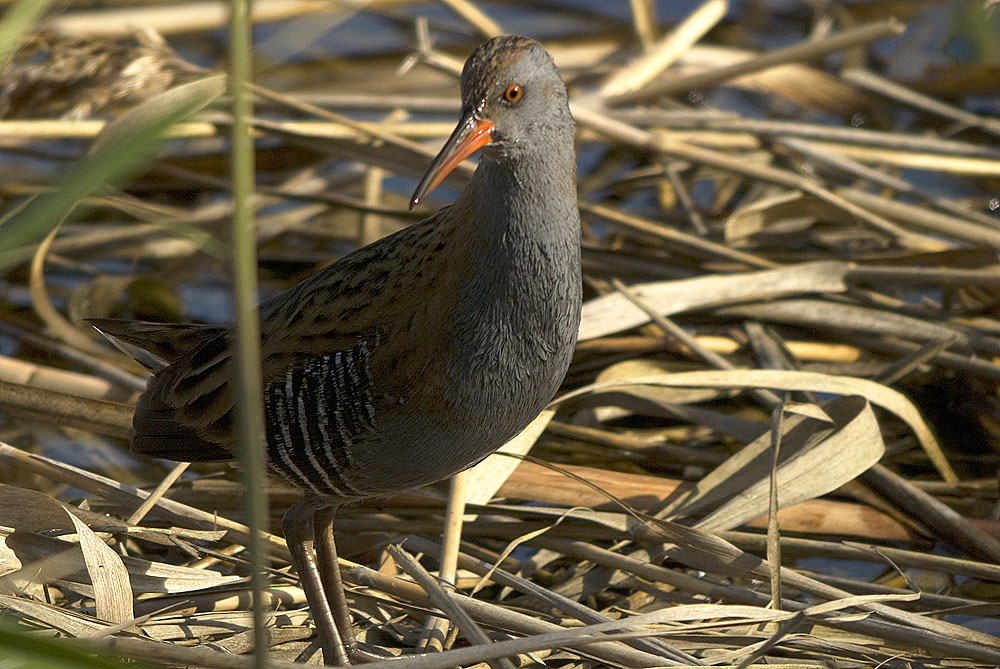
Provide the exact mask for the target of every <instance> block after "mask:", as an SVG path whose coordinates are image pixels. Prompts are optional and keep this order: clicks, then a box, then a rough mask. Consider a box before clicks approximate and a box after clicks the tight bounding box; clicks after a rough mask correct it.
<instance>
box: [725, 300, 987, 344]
mask: <svg viewBox="0 0 1000 669" xmlns="http://www.w3.org/2000/svg"><path fill="white" fill-rule="evenodd" d="M754 302H755V303H754V304H740V305H737V306H733V307H723V308H721V309H716V310H715V313H717V314H719V315H723V316H740V317H743V318H752V319H755V320H762V321H775V322H779V323H789V324H792V325H804V326H807V327H817V328H821V329H824V330H825V329H830V328H836V329H838V330H845V329H846V330H851V331H852V332H870V333H872V334H879V335H884V336H892V337H899V338H901V339H907V340H914V339H915V340H918V341H934V340H938V339H947V338H949V337H958V339H957V343H958V344H961V345H963V346H968V345H969V337H968V336H967V335H966V334H965V332H963V331H962V330H960V329H959V328H956V327H952V326H948V325H942V324H939V323H931V322H928V321H926V320H923V319H920V318H913V317H912V316H904V315H902V314H897V313H894V312H892V311H887V310H884V309H872V308H871V307H862V306H858V305H855V304H839V303H837V302H829V301H826V300H809V299H790V300H772V301H769V302H766V303H764V302H761V303H759V304H758V303H756V300H755V301H754Z"/></svg>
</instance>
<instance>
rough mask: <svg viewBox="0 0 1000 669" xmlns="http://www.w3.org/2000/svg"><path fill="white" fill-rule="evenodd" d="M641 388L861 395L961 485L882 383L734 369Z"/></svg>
mask: <svg viewBox="0 0 1000 669" xmlns="http://www.w3.org/2000/svg"><path fill="white" fill-rule="evenodd" d="M632 383H634V384H639V385H665V386H671V387H673V386H705V387H708V388H770V389H772V390H797V391H809V392H819V393H830V394H832V395H861V396H862V397H865V398H867V399H868V401H869V402H871V403H872V404H877V405H878V406H880V407H882V408H883V409H887V410H888V411H890V412H892V413H894V414H896V416H898V417H899V418H900V419H901V420H902V421H903V422H904V423H906V424H907V425H908V426H909V427H910V429H911V430H912V431H913V434H914V436H915V437H916V438H917V441H918V442H920V446H921V447H922V448H923V449H924V451H925V452H926V453H927V457H928V458H930V460H931V463H932V464H933V465H934V467H935V468H936V469H937V470H938V473H940V474H941V477H942V478H943V479H944V480H946V481H952V482H955V481H958V476H957V475H956V474H955V471H954V470H953V469H952V467H951V465H950V464H949V463H948V460H947V458H945V456H944V453H943V452H942V451H941V446H940V445H939V444H938V442H937V439H936V438H935V437H934V433H932V432H931V429H930V427H928V425H927V423H925V422H924V419H923V417H922V416H921V415H920V412H919V411H917V408H916V407H915V406H914V405H913V403H912V402H910V400H909V399H907V398H906V396H905V395H903V394H902V393H900V392H897V391H895V390H893V389H892V388H889V387H887V386H884V385H882V384H881V383H876V382H874V381H869V380H867V379H858V378H855V377H851V376H834V375H831V374H820V373H817V372H799V371H783V370H772V369H731V370H724V371H703V372H677V373H674V374H663V375H660V376H648V377H645V378H635V379H632ZM616 385H617V384H616V382H610V383H594V384H591V385H589V386H584V387H582V388H578V389H576V390H574V391H573V392H571V393H567V394H566V395H564V396H563V397H560V398H559V402H566V401H568V400H571V399H575V398H577V397H580V396H582V395H585V394H589V393H593V392H596V391H599V390H604V389H607V388H614V387H616Z"/></svg>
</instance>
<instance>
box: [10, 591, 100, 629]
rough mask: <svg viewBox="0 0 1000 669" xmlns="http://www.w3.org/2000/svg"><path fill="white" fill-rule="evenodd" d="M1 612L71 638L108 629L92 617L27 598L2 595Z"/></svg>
mask: <svg viewBox="0 0 1000 669" xmlns="http://www.w3.org/2000/svg"><path fill="white" fill-rule="evenodd" d="M0 610H5V611H11V612H17V614H20V615H22V616H26V617H28V618H32V619H34V620H36V621H38V622H41V623H44V624H45V625H47V626H49V627H51V628H52V629H55V630H59V631H60V632H62V633H63V634H65V635H67V636H70V637H77V638H80V637H88V636H91V635H92V634H94V633H97V632H103V631H104V630H106V629H107V628H108V624H107V623H105V622H103V621H101V620H97V619H96V618H93V617H91V616H87V615H84V614H82V613H79V612H77V611H70V610H68V609H66V608H65V607H62V606H55V605H53V604H49V603H48V602H40V601H37V600H34V599H28V598H26V597H14V596H12V595H4V594H0Z"/></svg>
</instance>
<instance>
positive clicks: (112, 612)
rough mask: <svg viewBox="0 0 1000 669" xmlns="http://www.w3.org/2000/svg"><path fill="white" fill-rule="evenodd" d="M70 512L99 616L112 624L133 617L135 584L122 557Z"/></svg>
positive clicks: (68, 513) (68, 514)
mask: <svg viewBox="0 0 1000 669" xmlns="http://www.w3.org/2000/svg"><path fill="white" fill-rule="evenodd" d="M66 515H67V516H69V519H70V520H71V521H72V522H73V526H74V527H75V528H76V533H77V536H78V537H79V538H80V549H81V550H82V551H83V559H84V562H86V564H87V573H88V574H90V581H91V583H93V585H94V601H95V603H96V605H97V617H98V618H100V619H101V620H107V621H109V622H112V623H124V622H126V621H129V620H132V618H133V617H134V616H133V615H132V586H131V584H130V583H129V576H128V570H127V569H126V568H125V565H124V564H123V563H122V558H121V556H120V555H118V553H115V552H114V551H113V550H111V548H110V547H109V546H108V545H107V544H106V543H104V542H103V541H101V540H100V539H99V538H98V537H97V535H96V534H94V531H93V530H91V529H90V528H89V527H87V525H85V524H84V523H83V521H81V520H80V519H79V518H77V517H76V516H74V515H73V514H72V513H70V511H69V510H68V509H66Z"/></svg>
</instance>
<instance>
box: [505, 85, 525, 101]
mask: <svg viewBox="0 0 1000 669" xmlns="http://www.w3.org/2000/svg"><path fill="white" fill-rule="evenodd" d="M523 97H524V89H523V88H521V84H511V85H510V86H508V87H507V90H505V91H504V92H503V99H504V102H509V103H510V104H517V103H518V102H520V101H521V98H523Z"/></svg>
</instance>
